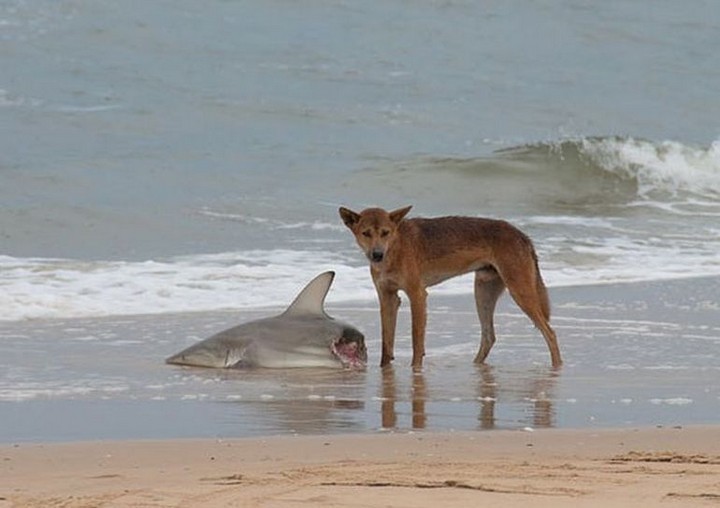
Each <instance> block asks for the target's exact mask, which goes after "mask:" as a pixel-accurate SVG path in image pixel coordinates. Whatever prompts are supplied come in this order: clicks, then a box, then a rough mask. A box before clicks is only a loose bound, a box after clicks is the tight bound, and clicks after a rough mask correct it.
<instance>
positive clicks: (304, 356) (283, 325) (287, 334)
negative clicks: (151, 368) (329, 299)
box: [165, 271, 367, 369]
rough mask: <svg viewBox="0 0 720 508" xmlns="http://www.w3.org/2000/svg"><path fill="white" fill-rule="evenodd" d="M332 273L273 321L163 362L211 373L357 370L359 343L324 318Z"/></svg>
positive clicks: (362, 357) (343, 326)
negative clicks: (214, 370) (254, 369)
mask: <svg viewBox="0 0 720 508" xmlns="http://www.w3.org/2000/svg"><path fill="white" fill-rule="evenodd" d="M334 278H335V272H333V271H328V272H324V273H321V274H320V275H318V276H317V277H315V278H314V279H313V280H311V281H310V282H309V283H308V284H307V285H306V286H305V287H304V288H303V289H302V291H300V293H299V294H298V295H297V296H296V297H295V299H294V300H293V302H292V303H291V304H290V306H289V307H288V308H287V309H286V310H285V311H284V312H283V313H282V314H279V315H277V316H272V317H267V318H263V319H258V320H254V321H249V322H247V323H243V324H240V325H237V326H234V327H232V328H229V329H227V330H224V331H221V332H219V333H217V334H215V335H213V336H211V337H209V338H207V339H205V340H203V341H201V342H198V343H197V344H194V345H192V346H190V347H188V348H187V349H183V350H182V351H180V352H179V353H177V354H174V355H172V356H170V357H169V358H167V359H166V360H165V362H166V363H168V364H172V365H185V366H193V367H211V368H220V369H228V368H243V367H265V368H296V367H331V368H348V369H362V368H364V367H365V366H366V364H367V349H366V347H365V337H364V336H363V334H362V333H361V332H360V331H358V330H357V329H356V328H355V327H353V326H351V325H349V324H347V323H344V322H342V321H338V320H336V319H333V318H332V317H330V316H328V315H327V313H326V312H325V297H326V296H327V293H328V291H329V290H330V286H331V285H332V282H333V279H334Z"/></svg>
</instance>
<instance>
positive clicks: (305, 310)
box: [283, 271, 335, 316]
mask: <svg viewBox="0 0 720 508" xmlns="http://www.w3.org/2000/svg"><path fill="white" fill-rule="evenodd" d="M334 278H335V272H332V271H330V272H324V273H321V274H320V275H318V276H317V277H315V278H314V279H313V280H311V281H310V282H308V284H307V286H305V287H304V288H303V290H302V291H300V293H299V294H298V295H297V296H296V297H295V300H293V303H291V304H290V307H288V308H287V310H286V311H285V312H283V316H303V315H317V316H327V314H325V308H324V306H325V297H326V296H327V294H328V291H330V285H331V284H332V281H333V279H334Z"/></svg>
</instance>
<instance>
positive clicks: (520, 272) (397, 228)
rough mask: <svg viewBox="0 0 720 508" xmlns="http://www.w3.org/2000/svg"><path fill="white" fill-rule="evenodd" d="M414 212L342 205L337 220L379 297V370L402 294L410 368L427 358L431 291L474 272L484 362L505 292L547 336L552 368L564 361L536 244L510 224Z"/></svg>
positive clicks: (387, 358)
mask: <svg viewBox="0 0 720 508" xmlns="http://www.w3.org/2000/svg"><path fill="white" fill-rule="evenodd" d="M411 208H412V207H411V206H408V207H405V208H401V209H399V210H395V211H392V212H387V211H385V210H383V209H382V208H368V209H366V210H363V211H362V212H360V213H356V212H353V211H352V210H349V209H347V208H344V207H341V208H340V217H341V218H342V220H343V222H344V223H345V225H346V226H347V227H348V228H349V229H350V230H351V231H352V232H353V234H354V235H355V240H356V241H357V243H358V245H359V246H360V248H361V249H362V250H363V252H364V253H365V255H366V256H367V258H368V260H369V261H370V273H371V274H372V278H373V283H374V284H375V288H376V290H377V293H378V299H379V300H380V320H381V324H382V358H381V361H380V365H381V366H385V365H387V364H389V363H390V362H391V361H392V360H393V349H394V345H395V325H396V322H397V313H398V308H399V307H400V298H399V297H398V294H397V292H398V290H403V291H404V292H405V293H406V294H407V296H408V298H409V299H410V314H411V318H412V341H413V358H412V365H413V366H414V367H420V366H422V361H423V356H424V355H425V323H426V320H427V308H426V301H427V290H426V288H427V287H429V286H433V285H435V284H438V283H440V282H442V281H444V280H447V279H449V278H451V277H455V276H457V275H462V274H464V273H469V272H475V304H476V306H477V313H478V317H479V318H480V325H481V327H482V334H481V340H480V350H479V351H478V354H477V356H476V357H475V362H476V363H482V362H484V361H485V358H487V355H488V354H489V353H490V349H491V348H492V347H493V344H494V343H495V329H494V326H493V314H494V312H495V303H496V302H497V300H498V298H499V297H500V295H501V294H502V292H503V290H504V289H505V288H506V287H507V288H508V291H509V292H510V295H511V296H512V297H513V299H514V300H515V302H516V303H517V304H518V306H519V307H520V308H521V309H522V310H523V311H524V312H525V314H527V315H528V317H529V318H530V319H531V320H532V322H533V323H534V324H535V326H537V327H538V328H539V329H540V331H541V332H542V334H543V337H545V342H546V343H547V346H548V348H549V349H550V357H551V360H552V365H553V366H554V367H559V366H560V365H561V364H562V360H561V358H560V349H559V348H558V344H557V338H556V336H555V332H554V331H553V329H552V328H551V327H550V323H549V319H550V301H549V299H548V295H547V290H546V288H545V284H544V283H543V280H542V276H541V275H540V270H539V268H538V264H537V255H536V254H535V249H534V247H533V244H532V242H531V240H530V238H528V237H527V236H526V235H525V234H524V233H523V232H522V231H520V230H519V229H517V228H516V227H514V226H512V225H511V224H509V223H507V222H505V221H501V220H493V219H481V218H472V217H437V218H431V219H423V218H413V219H405V216H406V215H407V213H408V212H409V211H410V209H411Z"/></svg>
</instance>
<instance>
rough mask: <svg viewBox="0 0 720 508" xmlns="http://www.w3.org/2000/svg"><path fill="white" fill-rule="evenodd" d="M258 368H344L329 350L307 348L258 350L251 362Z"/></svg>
mask: <svg viewBox="0 0 720 508" xmlns="http://www.w3.org/2000/svg"><path fill="white" fill-rule="evenodd" d="M249 363H252V364H253V365H255V366H257V367H266V368H274V369H289V368H296V367H297V368H303V367H330V368H338V367H340V366H342V363H341V362H340V360H338V359H337V358H335V356H334V355H333V354H332V353H331V352H330V351H329V350H328V349H321V348H314V347H306V348H298V349H296V350H292V351H276V350H270V349H263V348H258V350H256V351H255V354H253V358H252V361H251V362H249Z"/></svg>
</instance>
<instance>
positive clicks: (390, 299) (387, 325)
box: [377, 287, 400, 367]
mask: <svg viewBox="0 0 720 508" xmlns="http://www.w3.org/2000/svg"><path fill="white" fill-rule="evenodd" d="M377 292H378V298H379V300H380V324H381V326H382V358H381V359H380V366H381V367H384V366H386V365H388V364H389V363H390V362H391V361H393V359H394V350H395V325H396V324H397V315H398V309H399V308H400V297H399V296H398V294H397V290H395V291H391V290H387V289H384V288H380V287H378V288H377Z"/></svg>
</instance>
